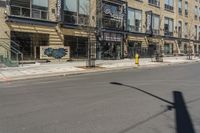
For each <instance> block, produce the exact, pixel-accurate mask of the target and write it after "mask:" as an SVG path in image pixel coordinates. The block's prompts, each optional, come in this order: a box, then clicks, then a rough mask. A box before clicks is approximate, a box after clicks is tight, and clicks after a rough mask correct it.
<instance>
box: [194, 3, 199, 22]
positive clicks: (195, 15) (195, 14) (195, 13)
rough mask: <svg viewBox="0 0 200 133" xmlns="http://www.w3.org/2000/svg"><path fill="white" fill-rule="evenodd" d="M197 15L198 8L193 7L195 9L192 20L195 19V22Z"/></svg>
mask: <svg viewBox="0 0 200 133" xmlns="http://www.w3.org/2000/svg"><path fill="white" fill-rule="evenodd" d="M198 13H199V11H198V7H197V6H195V9H194V19H195V20H197V19H198Z"/></svg>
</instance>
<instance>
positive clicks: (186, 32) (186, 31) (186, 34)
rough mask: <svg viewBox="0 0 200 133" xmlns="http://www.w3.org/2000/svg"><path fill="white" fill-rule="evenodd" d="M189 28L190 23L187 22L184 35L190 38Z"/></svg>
mask: <svg viewBox="0 0 200 133" xmlns="http://www.w3.org/2000/svg"><path fill="white" fill-rule="evenodd" d="M188 28H189V27H188V23H187V22H186V23H185V25H184V35H185V38H188V31H189V29H188Z"/></svg>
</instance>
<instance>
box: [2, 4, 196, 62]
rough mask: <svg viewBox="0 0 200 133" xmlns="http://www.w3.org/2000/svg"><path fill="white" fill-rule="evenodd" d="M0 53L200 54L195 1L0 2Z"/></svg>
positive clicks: (60, 56)
mask: <svg viewBox="0 0 200 133" xmlns="http://www.w3.org/2000/svg"><path fill="white" fill-rule="evenodd" d="M0 26H1V27H0V28H1V30H0V44H1V45H0V56H6V57H8V58H14V57H15V56H16V55H17V52H16V51H20V52H21V53H23V59H24V60H43V59H49V60H51V59H86V58H88V53H91V54H90V56H92V58H96V59H123V58H127V57H128V58H133V57H134V55H135V53H139V54H140V56H141V57H152V56H154V55H155V54H156V53H160V54H162V55H165V56H171V55H184V54H188V53H192V54H195V53H196V54H198V53H199V52H200V1H199V0H190V1H189V0H73V1H72V0H42V1H41V0H0Z"/></svg>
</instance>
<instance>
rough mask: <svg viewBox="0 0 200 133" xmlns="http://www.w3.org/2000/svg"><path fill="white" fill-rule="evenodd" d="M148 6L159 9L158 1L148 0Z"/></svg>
mask: <svg viewBox="0 0 200 133" xmlns="http://www.w3.org/2000/svg"><path fill="white" fill-rule="evenodd" d="M148 2H149V4H152V5H155V6H157V7H160V0H148Z"/></svg>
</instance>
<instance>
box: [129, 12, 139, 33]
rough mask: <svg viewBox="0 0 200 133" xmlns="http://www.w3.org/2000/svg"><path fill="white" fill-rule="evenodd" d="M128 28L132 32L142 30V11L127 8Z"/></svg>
mask: <svg viewBox="0 0 200 133" xmlns="http://www.w3.org/2000/svg"><path fill="white" fill-rule="evenodd" d="M128 30H129V31H132V32H135V31H137V32H141V31H142V11H141V10H137V9H131V8H129V9H128Z"/></svg>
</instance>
